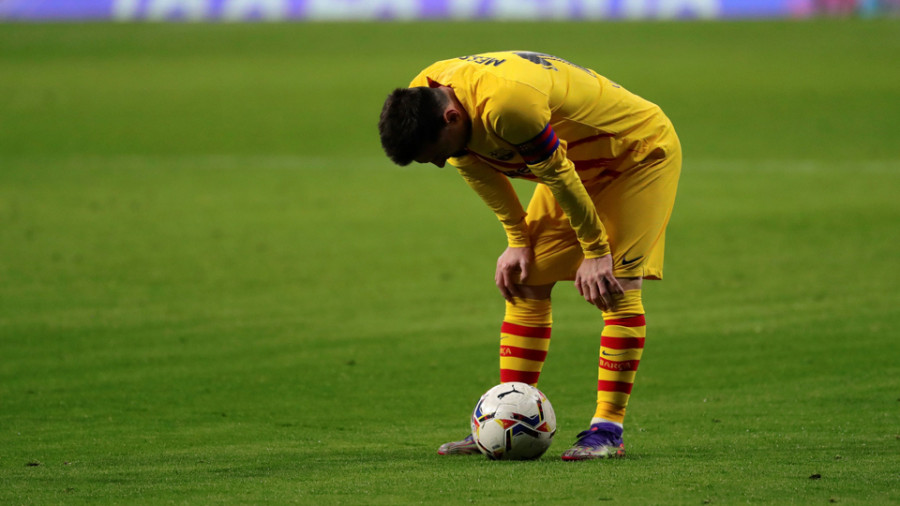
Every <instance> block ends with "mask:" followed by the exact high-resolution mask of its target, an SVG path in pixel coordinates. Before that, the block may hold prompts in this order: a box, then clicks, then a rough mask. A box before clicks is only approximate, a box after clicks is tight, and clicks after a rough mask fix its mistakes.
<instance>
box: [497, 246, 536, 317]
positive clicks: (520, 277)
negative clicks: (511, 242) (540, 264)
mask: <svg viewBox="0 0 900 506" xmlns="http://www.w3.org/2000/svg"><path fill="white" fill-rule="evenodd" d="M533 263H534V250H533V249H531V248H511V247H510V248H506V251H504V252H503V254H502V255H500V258H498V259H497V272H496V273H495V274H494V282H495V283H497V288H499V289H500V294H501V295H503V298H504V299H506V300H507V301H509V302H511V303H513V304H515V302H513V297H521V296H522V294H521V291H520V290H519V284H520V283H522V282H524V281H525V278H527V277H528V271H529V270H530V269H531V265H532V264H533Z"/></svg>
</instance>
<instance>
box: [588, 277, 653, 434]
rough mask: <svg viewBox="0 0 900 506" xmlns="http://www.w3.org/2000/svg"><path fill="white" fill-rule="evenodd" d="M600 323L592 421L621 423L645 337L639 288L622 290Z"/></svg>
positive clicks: (645, 330)
mask: <svg viewBox="0 0 900 506" xmlns="http://www.w3.org/2000/svg"><path fill="white" fill-rule="evenodd" d="M603 322H604V327H603V332H602V333H601V334H600V364H599V365H600V367H599V371H600V372H599V375H598V381H597V411H596V412H595V413H594V418H593V419H592V420H591V423H592V424H594V423H598V422H601V421H609V422H614V423H618V424H621V423H622V422H623V420H624V419H625V407H626V406H627V405H628V398H629V397H630V396H631V387H632V386H633V385H634V376H635V374H637V369H638V364H640V362H641V354H642V353H643V351H644V339H645V338H646V337H647V328H646V323H645V321H644V306H643V304H642V303H641V291H640V290H629V291H627V292H625V296H624V299H623V300H622V301H621V302H620V303H619V305H618V306H617V307H616V310H615V311H609V312H604V313H603Z"/></svg>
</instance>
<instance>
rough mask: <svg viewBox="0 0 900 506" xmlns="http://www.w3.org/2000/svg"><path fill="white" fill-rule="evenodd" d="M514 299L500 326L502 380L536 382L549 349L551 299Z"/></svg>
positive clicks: (507, 306)
mask: <svg viewBox="0 0 900 506" xmlns="http://www.w3.org/2000/svg"><path fill="white" fill-rule="evenodd" d="M514 300H515V304H510V303H509V302H507V303H506V315H505V316H504V317H503V325H502V326H501V327H500V382H501V383H508V382H510V381H521V382H523V383H529V384H531V385H537V382H538V378H539V377H540V375H541V369H542V368H543V366H544V360H545V359H546V358H547V350H548V349H549V348H550V326H551V325H552V323H553V319H552V313H551V306H550V299H543V300H537V299H519V298H517V299H514Z"/></svg>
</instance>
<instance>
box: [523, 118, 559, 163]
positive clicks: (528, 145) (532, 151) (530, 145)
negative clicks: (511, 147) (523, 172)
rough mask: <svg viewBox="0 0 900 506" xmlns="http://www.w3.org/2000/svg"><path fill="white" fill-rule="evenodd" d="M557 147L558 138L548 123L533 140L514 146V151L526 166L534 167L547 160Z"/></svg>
mask: <svg viewBox="0 0 900 506" xmlns="http://www.w3.org/2000/svg"><path fill="white" fill-rule="evenodd" d="M558 147H559V137H557V136H556V132H554V131H553V127H551V126H550V123H547V126H545V127H544V129H543V130H541V133H539V134H537V135H536V136H535V137H534V138H533V139H531V140H530V141H527V142H523V143H522V144H516V150H517V151H518V152H519V155H520V156H521V157H522V159H523V160H525V163H527V164H528V165H536V164H539V163H541V162H543V161H544V160H547V159H548V158H550V157H551V156H553V153H554V152H555V151H556V148H558Z"/></svg>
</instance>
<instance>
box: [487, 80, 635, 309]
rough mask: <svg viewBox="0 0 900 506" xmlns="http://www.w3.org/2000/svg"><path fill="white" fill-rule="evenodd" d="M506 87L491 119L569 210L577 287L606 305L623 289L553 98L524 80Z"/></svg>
mask: <svg viewBox="0 0 900 506" xmlns="http://www.w3.org/2000/svg"><path fill="white" fill-rule="evenodd" d="M506 91H507V93H504V94H503V95H502V97H503V98H502V99H501V100H498V101H497V104H496V105H495V106H494V107H492V109H491V116H490V117H489V118H490V120H491V124H492V126H493V127H494V129H495V131H496V132H497V133H498V134H499V136H500V137H501V138H503V139H505V140H507V141H508V142H510V143H511V144H513V145H514V146H516V149H517V150H518V151H519V154H520V155H521V156H522V158H523V159H524V160H525V162H526V164H527V165H528V168H529V170H531V172H532V174H534V175H536V176H538V177H539V178H540V179H541V182H543V183H544V184H546V185H547V187H548V188H549V189H550V191H551V192H552V193H553V197H554V198H555V199H556V201H557V203H558V204H559V206H560V207H561V208H562V210H563V211H564V212H565V213H566V216H567V217H568V218H569V222H570V224H571V225H572V228H573V229H574V230H575V234H576V236H577V237H578V241H579V242H580V243H581V248H582V250H583V252H584V258H585V259H584V261H583V262H582V263H581V266H580V267H579V269H578V272H577V273H576V275H575V287H576V288H577V289H578V292H579V293H580V294H581V295H582V296H584V298H585V300H587V301H588V302H590V303H591V304H593V305H595V306H597V307H598V308H600V309H602V310H607V309H609V308H611V307H612V305H613V300H614V297H615V296H616V295H620V294H622V293H624V290H623V288H622V286H621V284H620V283H619V281H618V280H617V279H616V278H615V275H614V273H613V262H612V255H611V254H610V248H609V242H608V241H607V236H606V230H605V229H604V227H603V223H602V222H601V221H600V217H599V216H598V214H597V210H596V208H595V207H594V203H593V201H592V200H591V198H590V195H588V193H587V190H586V189H585V188H584V184H582V182H581V179H580V178H579V177H578V174H577V173H576V172H575V164H573V163H572V161H571V160H569V159H568V157H567V156H566V150H565V146H564V144H563V143H561V142H560V140H559V138H558V137H557V135H556V133H555V132H554V131H553V127H552V125H550V107H549V101H548V98H547V96H546V95H544V94H543V93H541V92H540V91H538V90H537V89H535V88H532V87H529V86H525V85H517V86H513V87H512V88H511V89H508V90H506Z"/></svg>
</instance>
